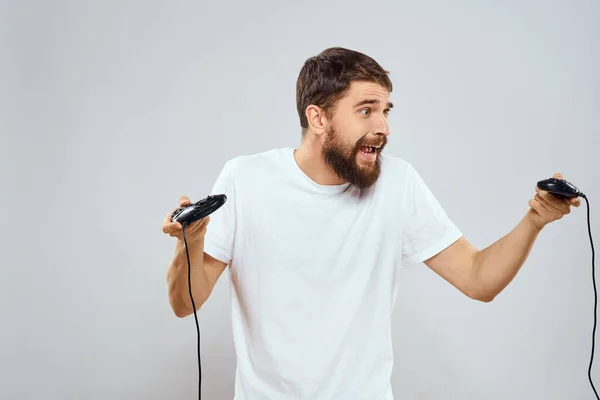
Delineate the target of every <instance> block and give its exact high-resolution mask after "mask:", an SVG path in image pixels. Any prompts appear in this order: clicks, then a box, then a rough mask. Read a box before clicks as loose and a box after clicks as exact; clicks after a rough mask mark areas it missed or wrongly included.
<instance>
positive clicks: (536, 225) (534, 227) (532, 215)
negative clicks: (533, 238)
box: [523, 208, 546, 233]
mask: <svg viewBox="0 0 600 400" xmlns="http://www.w3.org/2000/svg"><path fill="white" fill-rule="evenodd" d="M523 222H524V224H525V226H526V227H527V228H528V229H529V230H531V231H534V232H535V233H539V232H541V231H542V229H544V227H545V226H546V223H544V222H542V221H540V216H539V214H538V213H536V212H535V210H533V209H531V208H530V209H529V211H527V214H526V215H525V218H523Z"/></svg>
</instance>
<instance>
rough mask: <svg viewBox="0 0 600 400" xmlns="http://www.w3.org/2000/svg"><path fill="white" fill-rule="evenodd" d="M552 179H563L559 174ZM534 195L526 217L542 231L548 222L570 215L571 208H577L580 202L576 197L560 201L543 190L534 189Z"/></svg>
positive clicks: (560, 199)
mask: <svg viewBox="0 0 600 400" xmlns="http://www.w3.org/2000/svg"><path fill="white" fill-rule="evenodd" d="M553 178H558V179H564V177H563V175H562V174H561V173H558V172H557V173H556V174H554V176H553ZM535 191H536V195H535V197H534V198H533V199H531V200H529V206H530V207H531V209H530V210H529V212H528V213H527V217H528V218H529V219H530V220H531V221H532V222H533V224H534V225H535V226H536V227H537V228H538V229H540V230H541V229H542V228H543V227H544V226H546V225H547V224H549V223H550V222H553V221H556V220H557V219H561V218H562V217H563V216H564V215H565V214H570V213H571V206H575V207H579V206H580V205H581V201H580V200H579V198H578V197H575V198H571V199H562V198H560V197H558V196H555V195H553V194H552V193H550V192H547V191H545V190H540V189H539V188H538V187H536V188H535Z"/></svg>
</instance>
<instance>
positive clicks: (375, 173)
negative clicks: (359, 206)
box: [323, 126, 387, 189]
mask: <svg viewBox="0 0 600 400" xmlns="http://www.w3.org/2000/svg"><path fill="white" fill-rule="evenodd" d="M379 136H381V139H379V138H378V139H376V140H370V141H369V140H367V139H365V138H364V137H363V138H361V139H360V140H359V141H358V142H357V143H356V145H354V146H351V145H347V144H345V143H344V141H343V138H342V137H341V136H340V135H339V133H338V131H337V130H336V129H335V127H333V126H332V127H331V128H330V129H329V131H328V132H327V134H326V137H325V143H324V144H323V160H324V161H325V163H326V164H327V165H329V167H331V169H332V170H333V171H334V172H335V173H336V174H337V176H338V177H339V178H340V179H343V180H344V181H346V182H348V183H350V184H351V185H353V186H355V187H357V188H358V189H365V188H368V187H370V186H372V185H373V184H374V183H375V182H376V181H377V179H378V178H379V175H380V174H381V158H380V153H381V151H382V150H383V148H384V147H385V144H386V143H387V137H386V136H385V135H379ZM367 144H372V145H379V144H381V147H380V148H379V149H375V150H374V151H375V152H376V153H377V154H376V157H377V158H376V159H375V161H374V162H372V163H368V164H365V165H360V164H359V163H358V153H359V151H361V150H360V148H361V146H364V145H367Z"/></svg>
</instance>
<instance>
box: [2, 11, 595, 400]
mask: <svg viewBox="0 0 600 400" xmlns="http://www.w3.org/2000/svg"><path fill="white" fill-rule="evenodd" d="M599 17H600V3H599V2H598V1H596V0H588V1H584V0H578V1H573V0H570V1H569V0H563V1H537V2H534V1H531V0H529V1H522V0H520V1H517V0H513V1H503V2H494V1H475V0H473V1H453V2H446V1H423V0H420V1H416V0H413V1H400V2H387V3H384V2H373V3H370V2H347V1H338V2H294V3H291V2H289V3H285V2H276V1H271V2H265V1H262V2H247V3H242V2H238V3H232V2H223V3H218V2H191V1H186V2H167V1H164V2H162V3H161V2H157V1H144V2H142V1H138V2H127V3H123V2H104V1H96V2H78V1H72V2H64V1H54V2H49V1H48V2H41V1H40V2H37V3H33V2H5V3H4V5H3V6H2V11H1V12H0V45H1V46H2V47H1V48H2V64H1V68H2V69H1V74H2V75H1V76H2V79H0V85H1V86H0V88H1V93H2V96H1V97H0V101H1V103H0V117H1V118H0V129H1V132H2V143H1V146H0V151H1V157H0V165H1V166H2V181H3V183H2V190H1V193H2V196H1V197H0V198H1V201H2V209H3V211H4V212H3V214H4V216H3V219H4V224H3V229H2V241H1V243H2V255H3V257H2V259H3V265H2V268H1V269H0V279H1V283H2V288H1V290H0V300H1V302H2V303H1V304H2V313H1V314H0V315H1V316H0V318H1V320H0V322H1V329H0V340H1V341H0V343H2V345H1V347H0V351H1V353H0V377H1V378H0V379H1V384H0V398H3V399H38V398H45V399H61V400H67V399H90V400H95V399H111V400H114V399H142V398H143V399H193V398H195V396H196V388H197V370H196V368H197V367H196V353H195V352H196V347H195V346H196V344H195V338H196V330H195V324H194V320H193V317H189V318H186V319H178V318H177V317H175V316H174V315H173V313H172V312H171V309H170V307H169V303H168V300H167V287H166V282H165V274H166V268H167V263H168V262H169V259H170V258H171V255H172V252H173V246H174V239H172V238H170V237H168V236H165V235H163V234H162V232H161V224H162V219H163V217H164V215H165V214H166V213H167V212H168V211H169V210H170V209H172V208H173V207H174V206H176V204H177V199H178V197H179V196H180V195H183V194H185V195H188V196H190V197H191V198H192V199H194V200H197V199H199V198H201V197H204V196H205V195H206V194H207V193H208V191H209V190H210V188H211V186H212V184H213V182H214V179H215V178H216V176H217V174H218V172H219V171H220V169H221V167H222V165H223V164H224V162H225V161H226V160H228V159H230V158H232V157H235V156H237V155H240V154H249V153H255V152H261V151H264V150H268V149H271V148H275V147H283V146H297V145H298V144H299V140H300V131H299V123H298V117H297V114H296V110H295V81H296V77H297V74H298V72H299V70H300V67H301V65H302V63H303V62H304V60H305V59H306V58H308V57H310V56H312V55H314V54H317V53H318V52H320V51H321V50H323V49H324V48H326V47H329V46H338V45H339V46H346V47H350V48H353V49H357V50H360V51H363V52H365V53H367V54H369V55H371V56H373V57H374V58H376V59H377V60H378V61H379V62H380V63H381V64H382V65H383V66H384V67H385V68H387V69H389V70H390V71H391V73H392V74H391V77H392V79H393V82H394V85H395V91H394V94H393V101H394V102H395V104H396V109H395V110H394V112H393V114H392V116H391V121H392V135H391V136H390V138H389V139H390V141H389V146H388V147H387V152H388V153H389V154H394V155H397V156H402V157H404V158H405V159H407V160H409V161H410V162H412V163H413V164H414V165H415V166H416V167H417V169H418V170H419V172H420V173H421V174H422V175H423V177H424V178H425V180H426V182H427V183H428V184H429V186H430V187H431V189H432V190H433V191H434V193H435V194H436V196H437V198H438V199H439V201H440V202H441V203H442V204H443V206H444V207H445V209H446V210H447V212H448V213H449V215H450V216H451V217H452V218H453V220H454V221H455V222H456V223H457V224H458V226H459V227H460V228H461V229H462V230H463V231H464V233H465V235H466V237H467V238H468V239H469V240H470V241H471V242H472V243H473V244H474V245H476V246H477V247H479V248H482V247H485V246H488V245H490V244H491V243H492V242H494V241H495V240H497V239H499V238H500V237H502V236H503V235H505V234H506V233H508V232H509V231H510V230H511V229H512V228H513V227H514V226H515V225H516V224H517V223H518V222H519V220H520V219H521V218H522V217H523V215H524V214H525V213H526V211H527V208H528V205H527V202H528V200H529V199H530V198H531V197H532V196H533V195H534V187H535V183H536V182H537V181H538V180H540V179H543V178H546V177H549V176H551V175H552V174H553V173H554V172H557V171H560V172H562V173H564V174H565V176H566V177H567V179H569V180H571V181H572V182H573V183H575V184H576V185H577V186H579V187H580V188H581V189H582V190H583V191H585V192H587V193H588V195H589V197H590V200H591V204H592V214H591V216H592V223H593V226H592V229H593V233H594V232H595V234H596V236H597V238H598V239H597V243H598V245H597V246H596V247H600V208H599V207H600V190H599V189H598V188H597V186H596V187H594V186H593V184H594V183H595V182H596V183H597V181H598V176H599V175H600V174H598V172H599V165H598V162H597V161H596V159H595V158H594V156H595V151H597V150H598V147H599V146H598V131H599V127H600V126H599V125H600V124H599V118H598V108H599V107H598V106H600V102H599V95H598V93H599V91H600V79H599V78H598V71H600V62H599V37H600V28H599V26H598V20H599ZM594 174H595V176H594ZM594 178H595V179H594ZM403 277H404V279H403V280H402V282H401V290H400V294H399V297H398V302H397V309H396V313H395V314H394V345H395V356H396V364H395V370H394V375H393V388H394V392H395V395H396V398H397V399H413V400H432V399H440V400H453V399H461V400H475V399H478V400H479V399H488V400H504V399H511V400H515V399H528V400H529V399H557V400H558V399H592V398H594V396H593V393H592V391H591V387H590V385H589V382H588V380H587V367H588V362H589V357H590V350H591V331H592V316H593V300H594V298H593V290H592V281H591V249H590V243H589V238H588V232H587V222H586V207H585V204H584V205H583V206H582V207H581V208H579V209H576V210H575V212H574V213H572V214H571V215H569V216H568V217H567V218H564V219H562V220H560V221H558V222H556V223H553V224H552V225H551V226H548V227H547V228H546V229H545V230H544V231H543V232H542V234H541V235H540V237H539V239H538V241H537V243H536V245H535V247H534V249H533V251H532V253H531V255H530V257H529V259H528V260H527V262H526V264H525V266H524V267H523V269H522V271H521V272H520V274H519V275H518V276H517V278H516V279H515V280H514V281H513V283H512V284H511V285H510V286H509V287H508V288H507V289H506V290H505V291H504V292H503V293H502V294H501V295H500V296H498V297H497V299H496V300H495V301H494V302H492V303H489V304H484V303H478V302H475V301H471V300H469V299H468V298H466V297H465V296H463V295H462V294H460V293H459V292H458V291H457V290H455V289H454V288H452V287H451V286H450V285H449V284H447V283H446V282H444V281H442V280H441V279H440V278H438V277H437V276H435V275H434V274H433V273H432V272H431V271H429V270H428V269H427V268H426V267H424V266H423V265H421V266H420V267H416V268H413V269H406V270H405V271H403ZM228 290H229V285H228V283H227V279H226V275H225V279H221V280H220V281H219V283H218V285H217V287H216V289H215V292H214V294H213V295H212V297H211V298H210V300H209V301H208V303H207V304H206V306H205V307H204V308H203V309H202V310H201V312H200V313H199V319H200V323H201V334H202V357H203V369H204V384H203V387H204V395H205V398H206V399H232V397H233V379H234V369H235V357H234V350H233V345H232V337H231V326H230V312H229V306H230V304H229V299H228ZM598 358H600V356H598ZM599 361H600V360H599ZM595 365H596V364H595ZM597 368H598V367H595V369H594V377H595V381H596V382H597V384H599V385H600V370H598V369H597Z"/></svg>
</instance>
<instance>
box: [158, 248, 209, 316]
mask: <svg viewBox="0 0 600 400" xmlns="http://www.w3.org/2000/svg"><path fill="white" fill-rule="evenodd" d="M188 251H189V253H190V261H191V262H190V264H191V271H190V275H191V279H192V282H193V285H192V295H193V296H194V303H195V305H196V307H197V308H199V307H200V306H201V305H202V304H203V303H204V301H205V300H206V298H207V297H208V295H207V293H208V292H209V290H210V289H209V287H210V285H209V283H208V279H207V276H206V271H205V270H204V263H203V255H204V240H202V241H201V242H197V243H189V248H188ZM167 283H168V285H169V301H170V303H171V307H172V308H173V311H174V312H175V314H176V315H177V316H179V317H184V316H186V315H188V314H190V313H192V312H194V308H193V307H192V302H191V299H190V295H189V286H188V261H187V253H186V251H185V245H184V244H183V242H181V241H178V242H177V245H176V247H175V254H174V255H173V259H172V260H171V263H170V264H169V269H168V273H167Z"/></svg>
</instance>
